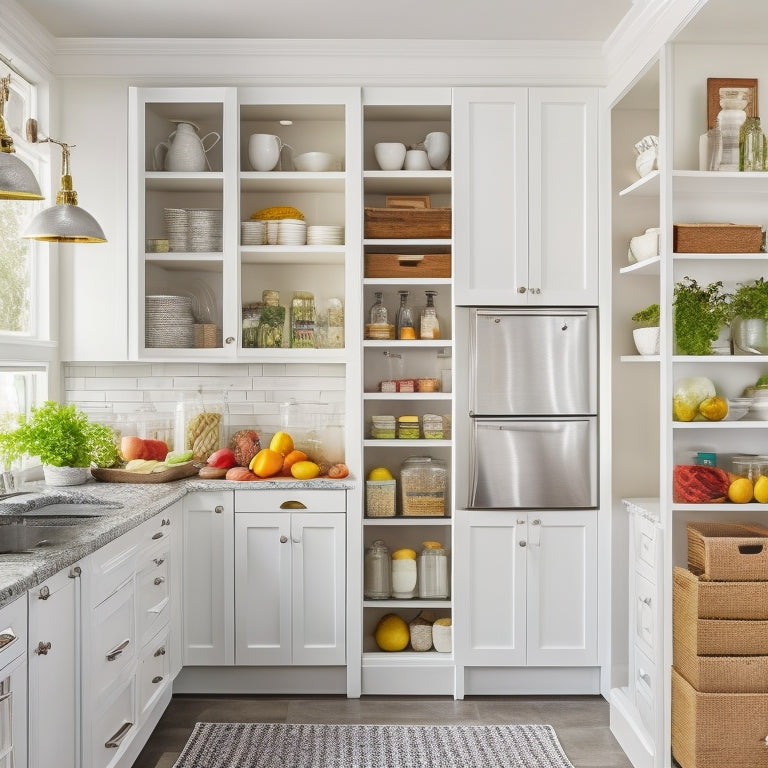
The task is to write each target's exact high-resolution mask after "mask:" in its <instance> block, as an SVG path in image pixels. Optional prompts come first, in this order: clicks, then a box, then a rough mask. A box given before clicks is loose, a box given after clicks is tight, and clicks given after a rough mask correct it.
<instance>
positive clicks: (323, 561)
mask: <svg viewBox="0 0 768 768" xmlns="http://www.w3.org/2000/svg"><path fill="white" fill-rule="evenodd" d="M345 526H346V517H345V515H341V514H311V513H305V514H300V513H296V514H293V515H291V554H292V566H291V574H292V582H293V589H292V593H293V594H292V598H293V609H292V616H293V632H292V635H293V643H292V644H293V663H294V664H344V661H345V646H346V644H345V625H346V622H345V596H346V588H345V574H346V569H345V567H344V563H345V540H346V536H345Z"/></svg>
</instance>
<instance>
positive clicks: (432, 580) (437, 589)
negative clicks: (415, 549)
mask: <svg viewBox="0 0 768 768" xmlns="http://www.w3.org/2000/svg"><path fill="white" fill-rule="evenodd" d="M422 546H423V547H424V548H423V549H422V550H421V553H420V554H419V562H418V581H419V597H421V598H427V599H430V600H445V599H446V598H447V597H448V595H449V594H450V589H449V586H448V556H447V555H446V553H445V550H444V549H443V545H442V544H441V543H440V542H439V541H424V542H422Z"/></svg>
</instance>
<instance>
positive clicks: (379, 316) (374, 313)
mask: <svg viewBox="0 0 768 768" xmlns="http://www.w3.org/2000/svg"><path fill="white" fill-rule="evenodd" d="M374 296H375V297H376V301H375V302H374V303H373V306H372V307H371V309H370V311H369V312H368V318H369V322H370V324H371V325H387V323H388V322H389V321H388V320H387V308H386V307H385V306H384V304H383V302H382V297H383V296H384V293H383V292H382V291H376V293H375V294H374Z"/></svg>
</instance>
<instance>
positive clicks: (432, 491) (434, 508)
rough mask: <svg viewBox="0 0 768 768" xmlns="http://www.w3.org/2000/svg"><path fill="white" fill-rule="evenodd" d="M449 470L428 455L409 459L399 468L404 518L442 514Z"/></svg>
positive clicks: (442, 463)
mask: <svg viewBox="0 0 768 768" xmlns="http://www.w3.org/2000/svg"><path fill="white" fill-rule="evenodd" d="M447 490H448V470H447V467H446V463H445V462H444V461H441V460H440V459H433V458H432V457H431V456H409V457H408V458H407V459H406V460H405V461H404V462H403V463H402V465H401V467H400V497H401V498H400V501H401V509H402V513H403V515H404V516H406V517H408V516H412V517H440V516H444V515H445V510H446V493H447Z"/></svg>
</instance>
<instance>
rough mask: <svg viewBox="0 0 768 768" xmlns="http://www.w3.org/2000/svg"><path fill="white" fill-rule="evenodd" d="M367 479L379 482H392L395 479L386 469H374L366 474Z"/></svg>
mask: <svg viewBox="0 0 768 768" xmlns="http://www.w3.org/2000/svg"><path fill="white" fill-rule="evenodd" d="M368 479H369V480H373V481H374V482H380V481H381V480H394V479H395V478H394V477H393V476H392V473H391V472H390V471H389V470H388V469H387V468H386V467H376V468H375V469H372V470H371V471H370V472H369V473H368Z"/></svg>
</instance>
